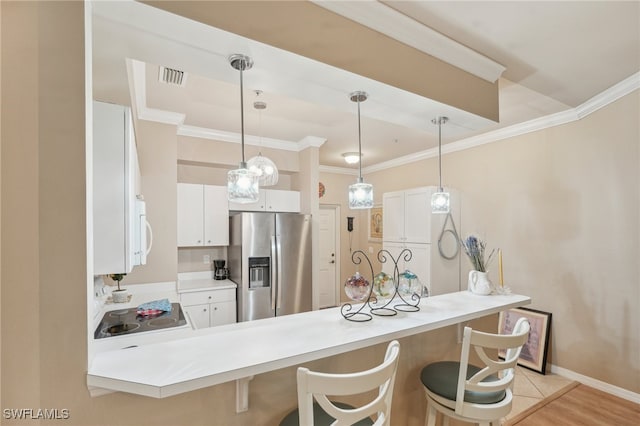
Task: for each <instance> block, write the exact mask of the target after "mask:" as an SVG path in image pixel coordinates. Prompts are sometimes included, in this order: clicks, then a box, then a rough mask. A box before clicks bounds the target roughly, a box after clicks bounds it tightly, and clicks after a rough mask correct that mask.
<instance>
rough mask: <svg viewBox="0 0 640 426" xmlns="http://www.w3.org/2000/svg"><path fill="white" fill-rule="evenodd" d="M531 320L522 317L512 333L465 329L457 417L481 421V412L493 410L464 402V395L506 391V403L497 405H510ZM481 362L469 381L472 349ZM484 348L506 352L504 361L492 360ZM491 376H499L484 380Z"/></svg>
mask: <svg viewBox="0 0 640 426" xmlns="http://www.w3.org/2000/svg"><path fill="white" fill-rule="evenodd" d="M529 329H530V326H529V321H527V319H526V318H520V319H519V320H518V321H517V322H516V325H515V326H514V328H513V332H512V333H511V334H506V335H504V334H491V333H483V332H481V331H476V330H472V329H471V328H470V327H465V329H464V338H463V340H462V353H461V355H460V371H459V375H458V388H457V395H456V409H455V411H456V414H459V415H461V416H466V417H472V418H481V417H482V414H481V412H482V411H486V410H488V409H490V408H491V404H473V403H468V402H466V401H465V400H464V396H465V392H467V391H472V392H500V391H503V390H504V391H507V392H506V397H505V399H504V400H503V401H500V402H499V403H496V404H498V405H500V406H502V407H504V406H505V405H507V404H508V405H509V407H510V405H511V398H512V395H511V388H512V385H513V379H514V375H515V366H516V364H517V362H518V357H520V351H521V350H522V346H523V345H524V344H525V342H526V341H527V337H528V335H529ZM472 346H473V347H474V349H475V351H476V353H477V354H478V356H479V357H480V360H481V361H482V365H479V366H478V367H480V371H478V372H477V373H476V374H474V375H472V376H471V377H470V378H469V379H467V378H466V377H467V371H468V365H469V353H470V350H471V347H472ZM485 349H506V355H505V359H504V360H500V359H492V358H491V357H490V356H489V355H487V353H486V352H485ZM488 376H497V377H498V379H497V380H491V381H483V380H484V379H486V378H487V377H488Z"/></svg>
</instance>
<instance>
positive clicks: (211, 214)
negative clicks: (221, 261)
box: [204, 185, 229, 246]
mask: <svg viewBox="0 0 640 426" xmlns="http://www.w3.org/2000/svg"><path fill="white" fill-rule="evenodd" d="M204 245H205V246H227V245H229V203H228V201H227V188H226V187H224V186H212V185H205V186H204Z"/></svg>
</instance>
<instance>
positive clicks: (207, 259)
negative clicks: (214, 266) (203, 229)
mask: <svg viewBox="0 0 640 426" xmlns="http://www.w3.org/2000/svg"><path fill="white" fill-rule="evenodd" d="M202 263H206V264H209V263H211V255H208V254H205V255H204V256H202Z"/></svg>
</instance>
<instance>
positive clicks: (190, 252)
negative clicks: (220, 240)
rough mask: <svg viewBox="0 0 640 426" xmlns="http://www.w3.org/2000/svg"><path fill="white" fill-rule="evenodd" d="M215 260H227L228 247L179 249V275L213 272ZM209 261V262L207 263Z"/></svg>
mask: <svg viewBox="0 0 640 426" xmlns="http://www.w3.org/2000/svg"><path fill="white" fill-rule="evenodd" d="M215 259H224V260H226V259H227V248H226V247H189V248H179V249H178V273H180V272H198V271H212V270H213V261H214V260H215ZM207 261H208V262H207Z"/></svg>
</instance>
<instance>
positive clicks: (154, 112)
mask: <svg viewBox="0 0 640 426" xmlns="http://www.w3.org/2000/svg"><path fill="white" fill-rule="evenodd" d="M185 117H186V116H185V115H184V114H180V113H179V112H173V111H164V110H161V109H155V108H147V107H142V108H141V107H140V106H138V119H140V120H147V121H156V122H158V123H164V124H173V125H176V126H179V125H181V124H182V123H184V119H185Z"/></svg>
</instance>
